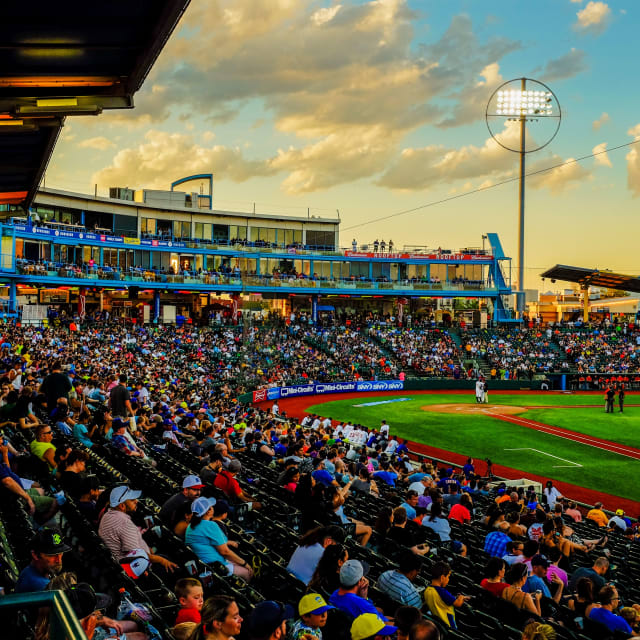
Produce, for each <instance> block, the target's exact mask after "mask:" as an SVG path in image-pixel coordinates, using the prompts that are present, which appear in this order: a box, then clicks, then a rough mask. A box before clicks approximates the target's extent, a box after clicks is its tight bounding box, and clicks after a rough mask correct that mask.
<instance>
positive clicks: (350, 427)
mask: <svg viewBox="0 0 640 640" xmlns="http://www.w3.org/2000/svg"><path fill="white" fill-rule="evenodd" d="M342 433H343V436H344V437H345V438H346V439H347V440H349V441H350V440H351V434H352V433H353V425H352V424H351V423H350V422H347V424H345V425H344V429H343V430H342Z"/></svg>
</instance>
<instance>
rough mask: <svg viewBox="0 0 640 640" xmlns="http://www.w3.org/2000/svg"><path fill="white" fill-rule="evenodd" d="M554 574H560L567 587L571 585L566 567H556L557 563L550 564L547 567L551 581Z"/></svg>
mask: <svg viewBox="0 0 640 640" xmlns="http://www.w3.org/2000/svg"><path fill="white" fill-rule="evenodd" d="M553 576H558V578H560V580H562V582H563V584H564V586H565V587H568V586H569V580H568V579H567V572H566V571H565V570H564V569H561V568H560V567H556V565H555V564H551V565H549V568H548V569H547V580H548V581H549V582H551V579H552V578H553Z"/></svg>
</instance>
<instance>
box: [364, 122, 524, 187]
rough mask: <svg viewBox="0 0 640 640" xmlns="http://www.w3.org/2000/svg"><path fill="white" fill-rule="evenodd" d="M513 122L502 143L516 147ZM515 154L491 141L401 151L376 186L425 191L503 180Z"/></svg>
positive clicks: (511, 168)
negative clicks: (466, 182)
mask: <svg viewBox="0 0 640 640" xmlns="http://www.w3.org/2000/svg"><path fill="white" fill-rule="evenodd" d="M517 136H518V132H517V126H516V123H507V125H506V126H505V131H504V133H503V134H502V136H501V141H502V142H503V143H508V144H510V143H512V144H514V145H515V144H517ZM515 158H516V156H515V154H512V153H510V152H509V151H507V150H505V149H503V148H502V147H501V146H500V145H499V144H498V143H497V142H496V141H495V140H494V139H493V138H489V139H487V140H486V141H485V143H484V145H483V146H482V147H477V146H474V145H469V146H466V147H462V148H460V149H451V148H447V147H444V146H442V145H430V146H428V147H423V148H420V149H413V148H408V149H404V150H403V151H402V153H401V154H400V156H399V157H398V158H397V159H396V161H395V162H394V164H393V165H392V166H391V167H389V169H387V171H386V172H385V173H384V174H383V175H382V176H381V177H380V178H379V179H378V181H377V182H376V184H378V185H379V186H383V187H387V188H389V189H399V190H406V191H414V190H425V189H429V188H433V187H437V186H438V185H441V184H448V183H451V182H455V181H457V180H469V179H477V178H482V179H488V177H489V176H494V177H496V178H504V177H507V176H509V175H511V174H512V173H513V171H514V170H515V166H516V164H515V162H516V160H515Z"/></svg>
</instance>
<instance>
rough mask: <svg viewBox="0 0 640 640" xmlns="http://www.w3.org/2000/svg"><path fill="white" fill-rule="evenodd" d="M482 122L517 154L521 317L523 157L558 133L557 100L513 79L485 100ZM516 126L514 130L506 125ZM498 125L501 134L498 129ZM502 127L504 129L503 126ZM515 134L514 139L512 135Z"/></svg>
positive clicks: (536, 85) (534, 84)
mask: <svg viewBox="0 0 640 640" xmlns="http://www.w3.org/2000/svg"><path fill="white" fill-rule="evenodd" d="M485 120H486V123H487V128H488V129H489V133H490V134H491V137H492V138H493V139H494V140H495V141H496V142H497V143H498V144H499V145H500V146H501V147H503V148H504V149H507V150H508V151H513V152H515V153H519V154H520V189H519V197H518V200H519V218H518V293H517V304H516V310H517V312H518V317H520V318H522V315H523V313H524V186H525V157H526V155H527V153H532V152H534V151H539V150H540V149H543V148H544V147H546V146H547V145H548V144H549V143H550V142H551V141H552V140H553V139H554V138H555V137H556V134H557V133H558V129H560V121H561V120H562V112H561V110H560V103H559V102H558V98H557V97H556V95H555V94H554V93H553V91H551V89H550V88H549V87H548V86H547V85H546V84H544V83H542V82H539V81H538V80H532V79H531V78H516V79H515V80H509V81H508V82H505V83H503V84H501V85H500V86H499V87H498V88H497V89H496V90H495V91H494V92H493V93H492V94H491V97H490V98H489V102H488V103H487V109H486V112H485ZM511 122H513V123H517V124H518V129H517V130H516V128H515V127H513V126H510V125H509V123H511ZM527 123H537V125H536V133H542V134H543V135H542V136H539V138H538V139H539V140H542V142H535V141H534V139H533V138H532V137H531V136H530V135H528V132H527ZM499 125H501V126H502V129H501V131H498V130H497V128H498V126H499ZM505 125H506V126H505ZM516 134H517V135H516Z"/></svg>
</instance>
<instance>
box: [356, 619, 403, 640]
mask: <svg viewBox="0 0 640 640" xmlns="http://www.w3.org/2000/svg"><path fill="white" fill-rule="evenodd" d="M397 630H398V627H394V626H392V625H390V624H386V623H385V621H384V620H383V619H382V618H380V617H379V616H377V615H375V614H374V613H363V614H362V615H360V616H358V617H357V618H356V619H355V620H354V621H353V624H352V625H351V640H377V639H378V638H385V637H387V636H392V635H393V634H394V633H395V632H396V631H397Z"/></svg>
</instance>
